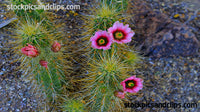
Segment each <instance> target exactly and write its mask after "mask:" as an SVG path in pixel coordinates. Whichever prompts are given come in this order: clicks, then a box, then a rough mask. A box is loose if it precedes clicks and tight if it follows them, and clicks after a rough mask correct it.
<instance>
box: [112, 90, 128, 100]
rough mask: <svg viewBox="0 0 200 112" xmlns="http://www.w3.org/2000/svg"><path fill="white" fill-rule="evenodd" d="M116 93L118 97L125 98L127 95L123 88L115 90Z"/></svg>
mask: <svg viewBox="0 0 200 112" xmlns="http://www.w3.org/2000/svg"><path fill="white" fill-rule="evenodd" d="M114 95H115V96H116V97H118V98H121V99H123V98H124V97H125V92H124V91H122V90H119V91H115V92H114Z"/></svg>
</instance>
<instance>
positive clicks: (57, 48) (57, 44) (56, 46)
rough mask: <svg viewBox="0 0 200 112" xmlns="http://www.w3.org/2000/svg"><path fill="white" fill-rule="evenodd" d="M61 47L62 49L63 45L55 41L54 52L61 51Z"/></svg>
mask: <svg viewBox="0 0 200 112" xmlns="http://www.w3.org/2000/svg"><path fill="white" fill-rule="evenodd" d="M60 49H61V45H60V44H59V43H58V42H57V41H54V43H53V45H52V46H51V50H52V51H53V52H58V51H60Z"/></svg>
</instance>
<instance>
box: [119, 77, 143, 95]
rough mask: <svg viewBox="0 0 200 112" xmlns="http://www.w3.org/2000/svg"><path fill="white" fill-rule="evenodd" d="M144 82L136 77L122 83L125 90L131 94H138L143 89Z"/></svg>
mask: <svg viewBox="0 0 200 112" xmlns="http://www.w3.org/2000/svg"><path fill="white" fill-rule="evenodd" d="M142 83H143V80H142V79H140V78H136V77H135V76H132V77H129V78H127V79H125V80H124V81H122V82H121V85H122V86H123V90H124V91H125V92H129V93H137V92H138V91H139V90H140V89H142V87H143V84H142Z"/></svg>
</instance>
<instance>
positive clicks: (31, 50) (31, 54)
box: [21, 43, 39, 58]
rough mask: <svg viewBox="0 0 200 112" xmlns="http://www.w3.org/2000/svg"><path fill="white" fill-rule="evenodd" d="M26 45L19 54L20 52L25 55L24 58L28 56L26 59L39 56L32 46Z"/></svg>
mask: <svg viewBox="0 0 200 112" xmlns="http://www.w3.org/2000/svg"><path fill="white" fill-rule="evenodd" d="M27 45H28V46H25V47H23V48H22V49H21V52H22V53H23V54H25V55H26V56H28V57H30V58H33V57H36V56H38V55H39V52H38V50H37V49H36V48H35V47H34V46H32V45H30V44H28V43H27Z"/></svg>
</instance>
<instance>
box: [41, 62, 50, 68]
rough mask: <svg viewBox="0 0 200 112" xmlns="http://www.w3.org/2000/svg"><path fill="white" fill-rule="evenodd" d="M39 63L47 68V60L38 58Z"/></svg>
mask: <svg viewBox="0 0 200 112" xmlns="http://www.w3.org/2000/svg"><path fill="white" fill-rule="evenodd" d="M39 63H40V65H41V66H43V67H45V68H47V64H48V62H47V61H45V60H40V62H39Z"/></svg>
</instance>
